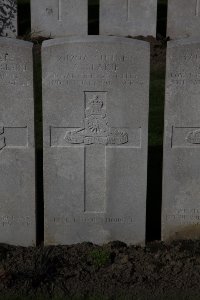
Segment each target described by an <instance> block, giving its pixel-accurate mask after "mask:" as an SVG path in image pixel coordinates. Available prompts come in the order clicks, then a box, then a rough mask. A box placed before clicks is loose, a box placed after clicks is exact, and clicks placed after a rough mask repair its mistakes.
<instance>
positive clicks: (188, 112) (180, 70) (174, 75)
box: [162, 38, 200, 240]
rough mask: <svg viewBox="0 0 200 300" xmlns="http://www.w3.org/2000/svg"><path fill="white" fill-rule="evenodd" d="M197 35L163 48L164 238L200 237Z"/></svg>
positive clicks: (199, 53)
mask: <svg viewBox="0 0 200 300" xmlns="http://www.w3.org/2000/svg"><path fill="white" fill-rule="evenodd" d="M199 66H200V39H199V38H198V39H194V38H190V39H185V40H179V41H174V42H170V43H169V44H168V50H167V78H166V80H167V85H166V89H167V90H166V110H165V142H164V175H163V203H162V238H163V240H169V239H179V238H180V239H193V238H194V239H195V238H198V239H199V238H200V201H199V195H200V176H199V171H200V72H199Z"/></svg>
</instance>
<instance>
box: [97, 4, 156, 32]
mask: <svg viewBox="0 0 200 300" xmlns="http://www.w3.org/2000/svg"><path fill="white" fill-rule="evenodd" d="M156 22H157V0H109V1H108V0H100V34H102V35H119V36H138V35H143V36H148V35H152V36H154V37H156Z"/></svg>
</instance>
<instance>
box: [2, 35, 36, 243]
mask: <svg viewBox="0 0 200 300" xmlns="http://www.w3.org/2000/svg"><path fill="white" fill-rule="evenodd" d="M0 70H1V72H0V90H1V93H0V195H1V203H0V243H7V244H15V245H22V246H29V245H34V244H35V242H36V225H35V150H34V104H33V103H34V101H33V59H32V43H29V42H24V41H19V40H14V39H9V38H0Z"/></svg>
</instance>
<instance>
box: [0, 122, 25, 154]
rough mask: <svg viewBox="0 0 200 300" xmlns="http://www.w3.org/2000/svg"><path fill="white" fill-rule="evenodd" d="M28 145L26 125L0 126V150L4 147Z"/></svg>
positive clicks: (23, 146)
mask: <svg viewBox="0 0 200 300" xmlns="http://www.w3.org/2000/svg"><path fill="white" fill-rule="evenodd" d="M26 147H28V128H27V127H4V126H2V125H1V126H0V152H1V151H3V149H4V148H26Z"/></svg>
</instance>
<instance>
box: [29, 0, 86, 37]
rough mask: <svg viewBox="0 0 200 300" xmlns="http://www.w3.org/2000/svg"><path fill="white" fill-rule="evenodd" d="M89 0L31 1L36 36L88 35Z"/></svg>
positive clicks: (32, 20)
mask: <svg viewBox="0 0 200 300" xmlns="http://www.w3.org/2000/svg"><path fill="white" fill-rule="evenodd" d="M87 23H88V0H42V1H41V0H31V27H32V32H33V33H34V34H36V35H41V36H47V37H49V36H51V37H64V36H68V35H86V34H87V30H88V25H87Z"/></svg>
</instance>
